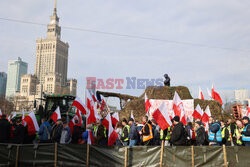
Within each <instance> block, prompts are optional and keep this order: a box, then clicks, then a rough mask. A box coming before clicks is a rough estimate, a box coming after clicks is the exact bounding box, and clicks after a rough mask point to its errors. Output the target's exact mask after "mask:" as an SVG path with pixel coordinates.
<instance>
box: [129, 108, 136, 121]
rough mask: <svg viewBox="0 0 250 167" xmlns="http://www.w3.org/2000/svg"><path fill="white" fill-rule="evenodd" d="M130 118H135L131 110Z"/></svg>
mask: <svg viewBox="0 0 250 167" xmlns="http://www.w3.org/2000/svg"><path fill="white" fill-rule="evenodd" d="M130 118H132V119H133V120H135V117H134V114H133V110H132V111H131V114H130Z"/></svg>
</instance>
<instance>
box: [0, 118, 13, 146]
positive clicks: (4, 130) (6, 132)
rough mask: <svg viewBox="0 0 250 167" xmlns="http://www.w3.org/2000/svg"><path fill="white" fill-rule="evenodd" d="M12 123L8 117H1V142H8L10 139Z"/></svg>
mask: <svg viewBox="0 0 250 167" xmlns="http://www.w3.org/2000/svg"><path fill="white" fill-rule="evenodd" d="M10 127H11V126H10V123H9V122H8V120H7V119H0V133H1V134H0V143H8V142H9V139H10V129H11V128H10Z"/></svg>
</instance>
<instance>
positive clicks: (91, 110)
mask: <svg viewBox="0 0 250 167" xmlns="http://www.w3.org/2000/svg"><path fill="white" fill-rule="evenodd" d="M86 98H87V108H88V112H87V125H88V124H91V123H95V122H96V120H97V119H96V116H95V115H96V114H97V111H95V110H96V107H95V103H94V100H93V98H92V96H91V95H90V93H89V91H88V90H86Z"/></svg>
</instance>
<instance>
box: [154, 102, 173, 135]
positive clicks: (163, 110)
mask: <svg viewBox="0 0 250 167" xmlns="http://www.w3.org/2000/svg"><path fill="white" fill-rule="evenodd" d="M152 116H153V118H154V119H155V121H156V122H157V123H158V125H159V126H160V127H161V129H162V130H165V129H167V128H168V127H169V126H172V122H171V119H170V117H169V115H168V110H167V107H166V103H165V102H162V103H161V105H160V107H159V108H158V109H156V110H155V111H154V112H153V113H152Z"/></svg>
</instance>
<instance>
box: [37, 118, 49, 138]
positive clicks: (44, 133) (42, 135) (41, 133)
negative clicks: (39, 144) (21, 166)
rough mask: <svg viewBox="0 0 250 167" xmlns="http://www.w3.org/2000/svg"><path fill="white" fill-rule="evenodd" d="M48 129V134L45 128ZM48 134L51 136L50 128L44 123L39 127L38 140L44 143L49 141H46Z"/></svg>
mask: <svg viewBox="0 0 250 167" xmlns="http://www.w3.org/2000/svg"><path fill="white" fill-rule="evenodd" d="M45 127H47V129H48V132H47V130H46V128H45ZM48 133H49V134H51V126H50V124H49V123H48V122H44V123H43V124H42V125H41V126H40V129H39V132H38V134H39V140H43V141H46V140H49V139H48Z"/></svg>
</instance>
